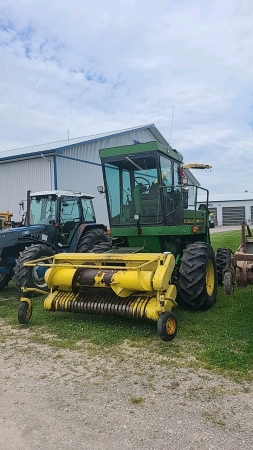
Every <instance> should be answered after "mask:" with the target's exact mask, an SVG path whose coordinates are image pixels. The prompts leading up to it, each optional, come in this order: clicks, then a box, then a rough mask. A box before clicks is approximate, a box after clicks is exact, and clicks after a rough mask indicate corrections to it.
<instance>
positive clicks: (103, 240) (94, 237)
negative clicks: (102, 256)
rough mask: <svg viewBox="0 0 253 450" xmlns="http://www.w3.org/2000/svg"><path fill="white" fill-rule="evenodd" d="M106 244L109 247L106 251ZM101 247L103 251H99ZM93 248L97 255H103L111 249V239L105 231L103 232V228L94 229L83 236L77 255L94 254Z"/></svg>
mask: <svg viewBox="0 0 253 450" xmlns="http://www.w3.org/2000/svg"><path fill="white" fill-rule="evenodd" d="M104 244H106V246H107V248H106V250H103V248H104V247H105V245H104ZM99 247H100V249H101V250H99ZM93 248H94V249H95V252H96V253H100V252H101V253H103V252H105V251H107V250H110V248H111V243H110V240H109V237H108V235H107V234H106V232H105V231H104V230H101V228H94V229H93V230H89V231H87V232H86V233H84V234H83V235H82V236H81V238H80V241H79V244H78V247H77V253H88V252H92V251H93Z"/></svg>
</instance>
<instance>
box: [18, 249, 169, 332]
mask: <svg viewBox="0 0 253 450" xmlns="http://www.w3.org/2000/svg"><path fill="white" fill-rule="evenodd" d="M25 265H27V266H33V267H34V266H44V267H46V268H47V267H48V269H47V271H46V273H45V280H46V283H47V286H48V288H49V290H50V293H49V294H48V295H47V297H46V299H45V301H44V308H45V309H46V310H48V311H68V312H79V313H80V312H81V313H92V314H107V315H114V316H125V317H133V318H136V319H150V320H154V321H157V329H158V334H159V336H160V337H161V338H162V339H163V340H165V341H171V340H172V339H173V338H174V337H175V335H176V332H177V320H176V317H175V315H174V314H173V313H172V312H171V309H172V307H173V306H176V305H177V303H176V295H177V292H176V287H175V286H174V285H172V284H170V280H171V275H172V272H173V270H174V267H175V258H174V256H173V254H171V253H136V254H122V253H120V254H117V253H104V254H95V253H73V254H72V253H64V254H63V253H61V254H57V255H55V256H54V257H53V261H52V263H51V264H48V257H47V258H41V259H39V260H34V261H31V262H29V263H26V264H25ZM22 290H23V292H27V293H29V292H37V293H41V294H45V292H44V291H40V290H38V289H34V288H25V287H24V288H23V289H22ZM31 315H32V302H31V299H30V298H28V297H21V303H20V305H19V311H18V320H19V322H20V323H22V324H24V323H25V324H26V323H28V322H29V320H30V318H31Z"/></svg>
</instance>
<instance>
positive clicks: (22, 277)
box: [13, 244, 55, 297]
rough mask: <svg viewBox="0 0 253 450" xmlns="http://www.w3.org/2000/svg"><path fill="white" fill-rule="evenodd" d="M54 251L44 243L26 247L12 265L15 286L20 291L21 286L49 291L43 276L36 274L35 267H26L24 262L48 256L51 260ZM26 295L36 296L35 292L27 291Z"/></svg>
mask: <svg viewBox="0 0 253 450" xmlns="http://www.w3.org/2000/svg"><path fill="white" fill-rule="evenodd" d="M54 254H55V251H54V250H53V249H52V248H51V247H49V246H48V245H46V244H34V245H31V246H30V247H27V248H26V249H25V250H24V251H23V252H21V253H20V256H19V257H18V259H17V260H16V266H15V267H14V278H13V279H14V282H15V285H16V288H17V290H18V291H19V292H21V288H22V287H29V288H37V289H41V290H42V291H45V292H49V289H48V287H47V285H46V282H45V280H44V277H41V276H39V275H38V272H37V269H36V267H26V266H24V263H26V262H29V261H32V260H34V259H39V258H43V257H46V256H48V257H49V261H51V260H52V257H53V256H54ZM27 295H28V297H37V296H38V295H39V294H37V293H36V292H29V293H27Z"/></svg>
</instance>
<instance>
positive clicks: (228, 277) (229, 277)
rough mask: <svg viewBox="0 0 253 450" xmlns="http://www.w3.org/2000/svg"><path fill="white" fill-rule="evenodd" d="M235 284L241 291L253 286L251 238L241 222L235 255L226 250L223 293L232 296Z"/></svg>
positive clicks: (247, 226)
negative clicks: (239, 237) (239, 242)
mask: <svg viewBox="0 0 253 450" xmlns="http://www.w3.org/2000/svg"><path fill="white" fill-rule="evenodd" d="M235 284H236V286H237V287H238V288H241V289H244V288H246V287H247V286H248V285H252V284H253V237H252V232H251V230H250V227H249V225H248V224H247V223H246V222H245V221H243V222H242V228H241V244H240V246H239V247H238V249H237V250H236V252H235V253H233V252H232V251H231V250H230V249H227V259H226V265H225V267H224V270H223V287H224V291H225V293H226V294H228V295H230V294H232V292H233V290H234V286H235Z"/></svg>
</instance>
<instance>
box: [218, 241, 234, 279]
mask: <svg viewBox="0 0 253 450" xmlns="http://www.w3.org/2000/svg"><path fill="white" fill-rule="evenodd" d="M230 258H231V250H230V248H218V250H217V252H216V266H217V274H218V284H219V285H220V286H222V282H223V270H224V269H225V267H226V265H227V263H228V264H229V265H230V264H231V263H230ZM228 268H229V267H228Z"/></svg>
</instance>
